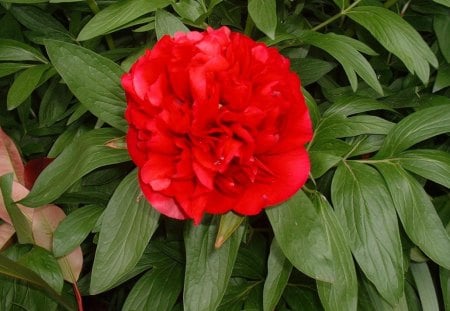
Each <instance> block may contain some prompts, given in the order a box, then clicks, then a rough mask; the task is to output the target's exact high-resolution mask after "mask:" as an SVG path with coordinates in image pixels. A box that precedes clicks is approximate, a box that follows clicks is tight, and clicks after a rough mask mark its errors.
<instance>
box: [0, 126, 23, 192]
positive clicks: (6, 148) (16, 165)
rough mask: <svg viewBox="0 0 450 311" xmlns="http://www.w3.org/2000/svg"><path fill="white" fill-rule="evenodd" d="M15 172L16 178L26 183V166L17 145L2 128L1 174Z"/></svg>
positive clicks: (0, 131)
mask: <svg viewBox="0 0 450 311" xmlns="http://www.w3.org/2000/svg"><path fill="white" fill-rule="evenodd" d="M11 172H12V173H14V180H17V181H18V182H19V183H21V184H24V179H25V178H24V174H25V173H24V167H23V162H22V158H21V157H20V153H19V150H17V147H16V145H15V144H14V142H13V141H12V139H11V138H9V136H8V135H6V134H5V132H3V130H2V129H1V128H0V176H2V175H5V174H8V173H11Z"/></svg>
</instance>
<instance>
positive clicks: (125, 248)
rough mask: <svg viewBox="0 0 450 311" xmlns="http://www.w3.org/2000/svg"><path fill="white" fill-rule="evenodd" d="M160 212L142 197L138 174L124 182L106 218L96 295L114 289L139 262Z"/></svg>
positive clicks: (97, 257) (93, 289) (93, 283)
mask: <svg viewBox="0 0 450 311" xmlns="http://www.w3.org/2000/svg"><path fill="white" fill-rule="evenodd" d="M158 220H159V213H158V212H157V211H156V210H155V209H153V208H151V207H150V205H149V204H148V202H147V200H146V199H145V198H144V197H142V194H141V189H140V188H139V184H138V178H137V171H136V170H134V171H132V172H131V173H130V174H128V175H127V177H125V179H123V181H122V182H121V183H120V184H119V186H118V187H117V189H116V191H115V192H114V194H113V196H112V197H111V200H110V201H109V203H108V206H107V207H106V209H105V211H104V212H103V216H102V226H101V229H100V235H99V238H98V243H97V250H96V252H95V258H94V265H93V268H92V276H91V286H90V293H91V294H92V295H95V294H98V293H101V292H104V291H106V290H108V289H110V288H112V287H113V286H114V285H115V283H116V282H117V281H118V280H120V279H121V278H122V277H123V276H124V275H125V274H127V273H128V272H129V271H131V270H132V269H133V267H134V266H135V265H136V264H137V263H138V261H139V259H140V258H141V256H142V254H143V253H144V250H145V247H146V246H147V244H148V242H149V241H150V238H151V237H152V235H153V233H154V232H155V230H156V228H157V227H158Z"/></svg>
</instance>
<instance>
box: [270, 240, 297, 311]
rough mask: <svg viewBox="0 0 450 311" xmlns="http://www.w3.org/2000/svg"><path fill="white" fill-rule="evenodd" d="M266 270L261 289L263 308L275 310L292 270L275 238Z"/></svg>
mask: <svg viewBox="0 0 450 311" xmlns="http://www.w3.org/2000/svg"><path fill="white" fill-rule="evenodd" d="M267 270H268V271H267V277H266V280H265V282H264V290H263V308H264V309H263V310H264V311H272V310H275V307H276V306H277V304H278V302H279V300H280V298H281V295H282V294H283V291H284V289H285V287H286V285H287V283H288V280H289V276H290V275H291V271H292V264H291V263H290V262H289V260H288V259H287V258H286V257H285V256H284V254H283V251H282V250H281V248H280V246H279V245H278V243H277V240H275V239H273V241H272V245H271V246H270V253H269V258H268V259H267Z"/></svg>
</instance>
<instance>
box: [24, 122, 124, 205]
mask: <svg viewBox="0 0 450 311" xmlns="http://www.w3.org/2000/svg"><path fill="white" fill-rule="evenodd" d="M121 135H122V133H121V132H119V131H117V130H114V129H112V128H103V129H97V130H92V131H90V132H87V133H85V134H83V135H81V136H79V137H77V138H76V139H75V140H74V141H73V142H72V143H71V144H70V145H69V146H67V147H66V149H65V150H64V151H63V152H62V153H61V154H60V155H59V156H58V157H57V158H56V159H55V160H54V161H53V162H52V163H51V164H50V165H49V166H47V167H46V168H45V169H44V171H42V173H41V174H40V175H39V177H38V179H37V180H36V183H35V184H34V186H33V188H32V189H31V192H30V194H29V195H28V196H27V197H26V198H24V199H23V200H22V201H21V202H20V203H21V204H23V205H26V206H29V207H39V206H42V205H44V204H47V203H49V202H52V201H54V200H55V199H57V198H58V197H59V196H60V195H61V194H63V193H64V192H65V191H66V190H67V189H68V188H69V187H70V186H71V185H73V184H74V183H75V182H77V181H78V180H79V179H80V178H81V177H83V176H84V175H86V174H88V173H89V172H91V171H93V170H95V169H96V168H99V167H102V166H106V165H111V164H116V163H121V162H125V161H127V160H128V159H129V156H128V153H127V151H126V150H121V149H113V148H109V147H107V146H105V144H106V143H107V142H108V141H110V140H111V139H114V138H116V137H119V136H121Z"/></svg>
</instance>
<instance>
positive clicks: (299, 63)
mask: <svg viewBox="0 0 450 311" xmlns="http://www.w3.org/2000/svg"><path fill="white" fill-rule="evenodd" d="M334 67H336V64H334V63H331V62H326V61H324V60H321V59H317V58H312V57H307V58H293V59H291V68H292V69H293V70H294V71H295V72H297V73H298V75H299V76H300V79H301V81H302V86H306V85H309V84H311V83H314V82H316V81H317V80H319V79H320V78H322V77H323V76H324V75H326V74H327V73H328V72H330V71H331V70H333V68H334Z"/></svg>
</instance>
